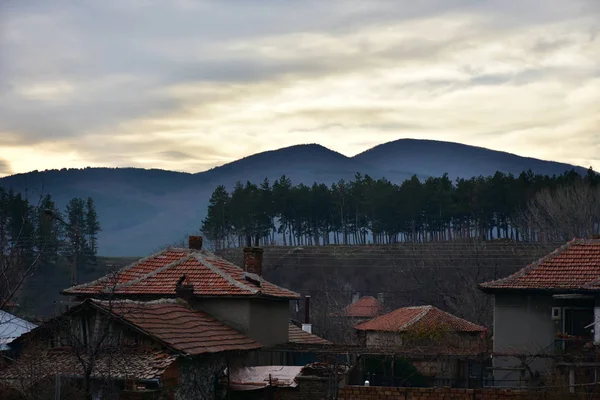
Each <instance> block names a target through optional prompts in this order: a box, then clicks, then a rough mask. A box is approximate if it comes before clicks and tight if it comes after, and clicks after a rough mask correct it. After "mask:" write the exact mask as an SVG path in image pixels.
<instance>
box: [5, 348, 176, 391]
mask: <svg viewBox="0 0 600 400" xmlns="http://www.w3.org/2000/svg"><path fill="white" fill-rule="evenodd" d="M175 360H176V357H174V356H172V355H169V354H167V353H165V352H163V351H160V350H156V349H143V348H139V347H135V348H134V347H127V348H125V347H122V348H120V349H119V351H118V352H112V353H108V352H101V353H100V355H99V356H98V358H97V359H96V361H95V362H94V370H93V371H92V378H102V379H107V378H112V379H125V378H135V379H138V380H147V379H156V378H159V377H160V376H161V375H162V374H163V373H164V372H165V370H166V369H167V368H168V367H169V366H170V365H171V364H172V363H173V362H174V361H175ZM56 374H61V375H74V376H82V375H83V367H82V365H81V362H80V360H79V359H78V358H77V356H76V355H75V352H74V351H72V350H71V349H69V348H65V347H59V348H51V349H37V348H33V349H30V350H29V351H26V352H25V353H24V354H22V355H21V356H20V357H18V358H17V360H16V361H15V362H14V363H12V364H11V365H10V366H9V367H8V368H6V369H3V370H2V376H1V378H0V379H7V380H17V379H25V380H26V382H28V383H30V382H31V381H34V380H36V379H43V378H46V377H48V376H54V375H56Z"/></svg>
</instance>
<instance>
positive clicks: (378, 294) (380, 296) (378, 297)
mask: <svg viewBox="0 0 600 400" xmlns="http://www.w3.org/2000/svg"><path fill="white" fill-rule="evenodd" d="M384 300H385V298H384V296H383V293H377V301H379V302H380V303H381V304H383V301H384Z"/></svg>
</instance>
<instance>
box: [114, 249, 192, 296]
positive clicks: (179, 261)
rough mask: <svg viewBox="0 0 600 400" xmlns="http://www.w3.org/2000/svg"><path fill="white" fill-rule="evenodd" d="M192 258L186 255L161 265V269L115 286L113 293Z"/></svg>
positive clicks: (190, 255)
mask: <svg viewBox="0 0 600 400" xmlns="http://www.w3.org/2000/svg"><path fill="white" fill-rule="evenodd" d="M192 257H193V253H192V254H187V255H185V256H183V257H182V258H180V259H178V260H175V261H172V262H170V263H168V264H166V265H163V266H162V267H159V268H156V269H154V270H152V271H150V272H148V273H147V274H145V275H142V276H140V277H139V278H136V279H132V280H130V281H128V282H125V283H122V284H120V285H117V286H115V291H117V290H119V289H122V288H125V287H128V286H131V285H135V284H136V283H139V282H141V281H143V280H145V279H147V278H150V277H152V276H154V275H156V274H158V273H161V272H163V271H166V270H168V269H169V268H171V267H175V266H177V265H179V264H181V263H184V262H186V261H188V260H190V259H191V258H192Z"/></svg>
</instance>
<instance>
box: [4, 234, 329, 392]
mask: <svg viewBox="0 0 600 400" xmlns="http://www.w3.org/2000/svg"><path fill="white" fill-rule="evenodd" d="M62 293H63V294H65V295H68V296H71V297H72V298H74V303H75V304H78V305H76V306H74V307H72V308H71V309H69V310H68V311H66V312H65V313H64V314H62V315H61V316H59V317H57V318H55V319H53V320H52V321H50V322H48V323H46V324H44V325H43V326H40V327H38V328H37V329H34V330H33V331H31V332H30V334H29V335H26V336H25V337H23V338H22V340H19V341H18V343H15V348H16V349H17V350H18V351H19V352H20V357H19V358H18V359H17V361H16V362H15V363H14V364H13V365H11V366H10V367H9V370H10V371H9V374H7V375H6V376H3V378H5V379H9V380H12V381H13V382H24V381H27V379H29V378H31V374H30V373H28V372H27V371H31V369H29V370H28V369H27V368H26V367H27V366H30V364H31V361H32V360H36V359H37V360H40V363H39V367H38V368H37V371H36V373H35V375H36V376H39V377H42V378H43V377H50V376H59V377H69V379H70V378H77V379H82V378H83V380H84V381H85V382H93V384H94V385H95V388H96V389H97V390H100V389H102V388H104V386H106V385H104V386H102V385H100V386H98V385H99V382H110V383H111V388H112V389H115V390H121V391H124V390H125V391H127V390H135V391H137V392H151V391H163V392H164V391H166V392H167V393H169V395H172V396H173V398H176V399H187V398H204V399H211V398H214V397H215V396H217V393H218V391H217V389H216V388H215V385H216V383H217V381H218V379H217V378H218V375H219V372H222V371H224V370H225V368H226V366H230V367H232V368H233V367H235V366H247V365H252V363H253V362H254V361H255V360H256V359H257V358H259V359H260V358H261V356H260V355H261V354H264V353H262V352H263V349H265V351H270V353H269V354H272V353H273V352H274V351H277V352H279V353H281V352H283V351H286V352H287V353H286V354H289V353H290V350H289V348H287V346H291V345H292V346H294V350H295V351H296V352H305V351H306V350H307V349H310V348H313V347H314V346H315V345H318V343H317V342H319V341H323V339H321V338H318V337H316V336H314V335H312V334H310V332H304V331H303V333H301V332H297V329H296V328H295V327H291V326H290V322H289V301H290V300H296V299H298V298H299V297H300V296H299V295H298V294H297V293H295V292H293V291H290V290H288V289H285V288H281V287H278V286H276V285H274V284H272V283H270V282H268V281H266V280H265V279H263V277H262V249H260V248H256V247H248V248H245V249H244V266H243V267H238V266H236V265H233V264H232V263H230V262H228V261H226V260H224V259H222V258H220V257H217V256H216V255H214V254H212V253H210V252H208V251H205V250H203V249H202V238H201V237H197V236H192V237H190V240H189V247H188V248H168V249H164V250H161V251H159V252H157V253H155V254H152V255H150V256H149V257H145V258H142V259H140V260H138V261H136V262H134V263H133V264H131V265H129V266H127V267H125V268H123V269H121V270H119V271H116V272H114V273H110V274H108V275H106V276H104V277H101V278H100V279H97V280H94V281H92V282H88V283H85V284H81V285H76V286H73V287H71V288H68V289H66V290H64V291H63V292H62ZM290 332H291V334H290ZM98 339H101V340H100V343H98ZM323 344H324V343H320V345H323ZM90 352H92V353H90ZM74 355H75V357H73V356H74ZM121 356H125V358H124V359H121V358H122V357H121ZM292 356H293V354H292ZM82 357H83V360H84V361H85V362H83V363H82ZM293 359H294V358H293V357H292V361H291V362H293ZM52 360H60V362H58V363H56V362H52ZM77 361H79V363H78V362H77ZM88 367H89V368H88ZM65 379H66V378H65ZM90 384H91V383H90Z"/></svg>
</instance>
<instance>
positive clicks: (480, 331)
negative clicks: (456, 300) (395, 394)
mask: <svg viewBox="0 0 600 400" xmlns="http://www.w3.org/2000/svg"><path fill="white" fill-rule="evenodd" d="M354 328H355V330H356V332H357V337H358V342H359V343H360V345H361V346H362V347H363V349H364V350H363V354H364V355H368V356H370V358H381V357H383V358H386V359H389V358H390V357H391V358H393V359H392V360H382V363H384V364H386V363H389V364H390V368H389V369H390V371H387V372H386V374H388V375H389V376H388V377H385V378H381V379H387V380H388V381H389V382H388V384H392V385H407V384H406V382H395V380H396V378H398V379H399V380H400V381H401V380H402V379H401V377H400V376H399V375H398V376H396V377H395V376H394V367H393V365H394V364H395V359H403V360H405V361H409V362H410V363H411V364H412V365H413V366H414V367H415V368H416V369H417V370H418V371H419V373H420V374H421V375H423V376H424V377H425V378H427V381H428V384H429V385H436V386H462V387H469V386H473V385H474V384H476V382H473V381H474V380H477V379H479V380H481V377H477V376H473V375H472V371H473V370H475V369H480V368H481V364H482V362H484V360H485V355H486V352H487V348H486V340H485V333H486V331H487V329H486V328H485V327H483V326H479V325H477V324H474V323H472V322H470V321H467V320H465V319H462V318H459V317H457V316H455V315H452V314H450V313H447V312H445V311H442V310H440V309H438V308H436V307H433V306H418V307H402V308H399V309H397V310H394V311H392V312H390V313H387V314H384V315H381V316H379V317H377V318H374V319H371V320H369V321H365V322H362V323H359V324H357V325H356V326H355V327H354ZM363 372H364V373H365V374H369V371H368V368H366V369H365V370H364V371H363ZM396 372H398V371H396ZM378 373H380V372H376V373H375V374H378ZM381 373H382V374H383V372H381ZM375 378H376V379H379V378H377V377H375ZM371 379H373V376H372V375H371ZM374 383H377V382H374Z"/></svg>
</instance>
